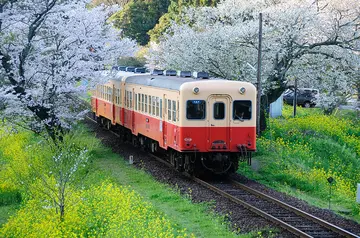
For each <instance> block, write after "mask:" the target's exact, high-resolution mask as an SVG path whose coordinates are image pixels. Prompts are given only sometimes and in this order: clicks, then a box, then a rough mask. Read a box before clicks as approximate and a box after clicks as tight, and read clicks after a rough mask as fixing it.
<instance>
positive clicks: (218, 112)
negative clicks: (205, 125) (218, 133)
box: [214, 102, 225, 120]
mask: <svg viewBox="0 0 360 238" xmlns="http://www.w3.org/2000/svg"><path fill="white" fill-rule="evenodd" d="M224 118H225V104H224V103H223V102H216V103H214V119H215V120H222V119H224Z"/></svg>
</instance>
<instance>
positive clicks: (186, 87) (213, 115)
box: [178, 80, 256, 174]
mask: <svg viewBox="0 0 360 238" xmlns="http://www.w3.org/2000/svg"><path fill="white" fill-rule="evenodd" d="M179 108H180V111H179V119H180V120H179V137H180V138H179V142H178V143H179V150H181V152H183V153H184V154H185V158H184V159H185V161H184V167H185V169H188V170H190V171H189V172H192V170H195V169H197V168H199V167H200V168H203V169H205V170H208V171H211V172H212V173H216V174H227V173H231V172H234V171H236V170H237V168H238V162H239V160H240V159H247V160H248V161H250V159H251V153H252V152H254V151H255V150H256V88H255V86H254V85H252V84H251V83H247V82H240V81H229V80H198V81H194V82H189V83H186V84H183V85H182V86H181V89H180V107H179Z"/></svg>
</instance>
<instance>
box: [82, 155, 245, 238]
mask: <svg viewBox="0 0 360 238" xmlns="http://www.w3.org/2000/svg"><path fill="white" fill-rule="evenodd" d="M97 154H98V155H99V157H98V158H97V159H95V160H94V165H93V171H92V172H91V173H90V175H89V177H88V178H87V181H86V184H91V183H98V182H99V181H102V180H104V179H110V180H111V181H112V182H114V183H117V184H119V185H125V186H131V189H133V190H135V191H136V192H137V193H139V194H140V195H141V196H143V197H144V199H145V200H146V201H148V202H150V203H152V204H153V205H154V207H156V208H157V209H158V210H159V211H161V212H162V213H164V214H166V216H167V217H168V218H169V219H170V220H171V221H172V222H174V223H176V224H178V225H179V226H180V227H183V228H186V229H187V231H188V232H189V233H194V234H195V236H196V237H239V236H236V235H235V234H234V233H232V232H230V230H229V224H228V223H227V222H225V221H224V217H221V216H218V215H214V214H212V213H211V212H210V209H209V208H210V206H211V204H206V203H199V204H194V203H192V202H191V200H190V199H189V198H186V197H184V196H182V195H180V193H179V192H178V191H176V189H173V188H170V187H169V186H168V185H165V184H162V183H159V182H157V181H155V180H154V179H153V178H152V177H151V176H150V175H149V174H147V173H146V172H144V171H142V170H139V169H136V168H134V167H132V166H130V165H128V164H127V163H126V162H125V161H124V160H123V158H121V157H120V156H119V155H116V154H114V153H112V152H111V151H110V150H108V149H106V148H102V149H101V151H98V152H97ZM100 155H101V156H100ZM249 236H250V235H244V236H241V237H249Z"/></svg>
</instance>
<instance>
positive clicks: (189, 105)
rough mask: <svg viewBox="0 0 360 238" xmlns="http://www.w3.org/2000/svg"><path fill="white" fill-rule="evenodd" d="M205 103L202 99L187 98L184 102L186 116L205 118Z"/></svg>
mask: <svg viewBox="0 0 360 238" xmlns="http://www.w3.org/2000/svg"><path fill="white" fill-rule="evenodd" d="M205 114H206V103H205V101H204V100H188V101H187V102H186V118H187V119H191V120H202V119H205Z"/></svg>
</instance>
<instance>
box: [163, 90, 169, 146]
mask: <svg viewBox="0 0 360 238" xmlns="http://www.w3.org/2000/svg"><path fill="white" fill-rule="evenodd" d="M162 105H163V110H162V112H163V113H162V133H163V147H166V145H167V123H166V118H167V113H168V110H167V107H168V105H167V98H166V94H164V95H163V104H162Z"/></svg>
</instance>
